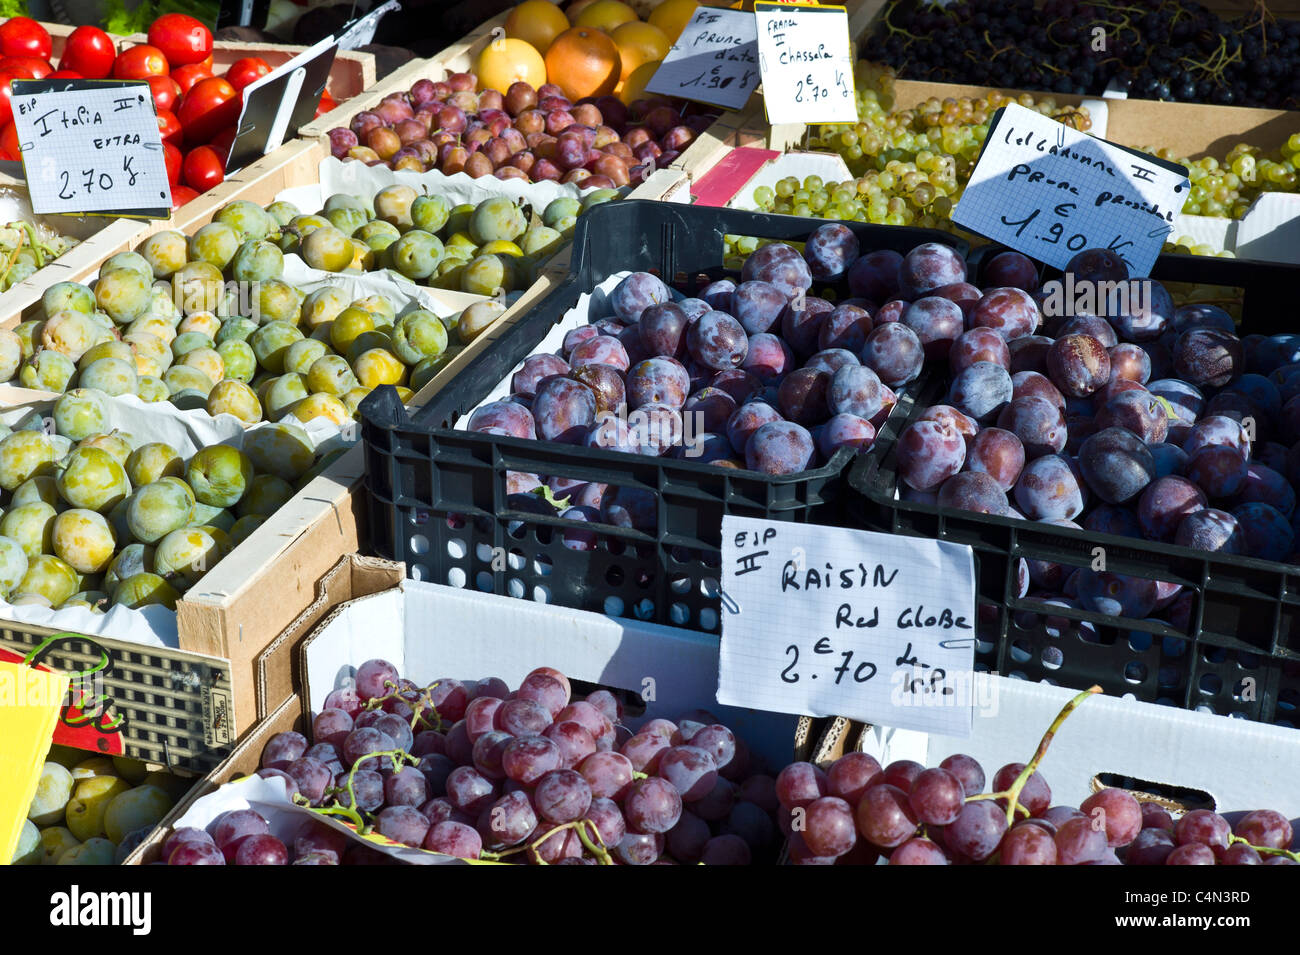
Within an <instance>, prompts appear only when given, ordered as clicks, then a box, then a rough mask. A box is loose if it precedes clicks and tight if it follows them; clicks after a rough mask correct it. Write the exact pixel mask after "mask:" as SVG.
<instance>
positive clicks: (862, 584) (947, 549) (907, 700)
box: [718, 516, 975, 736]
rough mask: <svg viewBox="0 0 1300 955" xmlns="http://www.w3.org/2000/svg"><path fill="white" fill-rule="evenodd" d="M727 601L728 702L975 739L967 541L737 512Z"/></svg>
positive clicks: (724, 697) (728, 543)
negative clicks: (971, 735) (950, 540)
mask: <svg viewBox="0 0 1300 955" xmlns="http://www.w3.org/2000/svg"><path fill="white" fill-rule="evenodd" d="M722 609H723V614H722V646H721V652H720V659H719V666H718V702H719V703H723V704H728V705H733V706H747V707H753V708H756V709H762V710H773V711H775V712H778V713H801V714H804V715H806V716H846V717H849V718H850V719H857V720H862V721H864V722H870V723H877V724H881V725H884V726H893V727H899V728H903V729H914V730H923V731H931V732H936V733H942V734H944V735H948V736H969V735H970V731H971V712H972V703H973V698H972V689H973V685H974V684H973V679H972V678H973V665H974V659H975V562H974V558H973V556H972V552H971V549H970V548H969V547H967V546H964V545H959V544H951V543H948V542H946V541H931V540H922V539H920V538H916V537H895V536H892V535H889V534H874V533H871V532H868V531H859V530H851V529H848V528H841V527H820V526H817V525H814V524H788V523H784V522H782V521H768V520H760V519H756V518H748V517H731V516H725V517H723V519H722Z"/></svg>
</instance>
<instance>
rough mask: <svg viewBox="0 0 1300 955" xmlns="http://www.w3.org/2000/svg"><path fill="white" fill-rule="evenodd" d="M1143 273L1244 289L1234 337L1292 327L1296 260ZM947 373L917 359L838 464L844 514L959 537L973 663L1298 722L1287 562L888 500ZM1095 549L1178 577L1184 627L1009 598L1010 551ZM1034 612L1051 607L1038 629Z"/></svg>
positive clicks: (983, 254) (1295, 609) (1296, 572)
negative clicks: (971, 616) (900, 461)
mask: <svg viewBox="0 0 1300 955" xmlns="http://www.w3.org/2000/svg"><path fill="white" fill-rule="evenodd" d="M989 251H999V249H998V248H996V247H995V248H993V249H991V250H988V249H980V250H977V251H976V252H975V253H974V254H973V255H972V256H971V257H970V262H971V272H972V273H973V274H975V275H978V272H979V266H980V264H981V263H982V262H983V261H987V259H988V257H989V255H988V253H989ZM1152 277H1153V278H1156V279H1159V280H1161V281H1166V282H1194V283H1196V284H1198V285H1222V286H1232V287H1237V288H1241V289H1243V292H1244V297H1243V303H1242V311H1243V322H1242V324H1241V326H1240V327H1239V332H1240V333H1241V334H1243V335H1244V334H1250V333H1259V334H1274V333H1278V332H1288V331H1294V330H1295V325H1294V322H1295V315H1296V313H1295V311H1294V309H1293V308H1292V307H1290V306H1289V305H1288V304H1287V303H1288V301H1289V299H1290V297H1291V296H1293V295H1294V292H1293V290H1294V288H1295V287H1296V284H1297V282H1300V269H1297V268H1295V267H1291V266H1277V265H1269V264H1264V263H1254V262H1251V263H1245V262H1237V261H1234V260H1231V259H1217V258H1203V257H1198V256H1182V255H1168V256H1161V257H1160V259H1159V261H1158V263H1157V265H1156V267H1155V269H1154V270H1153V272H1152ZM1288 326H1289V327H1288ZM948 381H949V375H948V370H947V368H946V367H940V366H938V365H935V364H930V365H927V367H926V369H925V371H924V372H923V374H922V377H921V378H920V379H919V380H918V381H917V382H915V383H914V384H913V386H912V387H910V388H909V390H908V392H907V394H904V395H900V396H899V402H898V405H897V406H896V407H895V409H894V410H893V411H892V412H891V414H890V417H889V419H888V420H887V421H886V422H885V423H884V424H883V426H882V427H881V429H880V433H879V434H878V435H877V437H876V441H875V443H874V444H873V446H872V447H871V449H870V450H869V451H867V452H866V453H864V454H862V455H859V456H858V458H857V459H856V460H855V461H854V463H853V465H852V467H851V468H850V470H849V475H848V482H849V486H850V488H851V493H850V495H849V498H850V499H849V501H848V504H847V511H848V514H847V519H848V520H849V521H850V522H851V523H853V524H856V525H858V526H862V527H866V528H869V529H872V530H877V531H883V532H886V533H892V534H908V535H912V536H917V537H926V538H932V539H939V540H946V541H951V542H953V543H959V544H968V545H970V547H971V548H972V549H973V550H974V551H975V558H976V568H977V578H978V582H977V593H978V599H979V603H980V608H979V619H980V625H979V632H978V637H977V642H976V661H977V668H979V669H987V670H994V671H997V672H999V673H1002V674H1008V675H1013V676H1020V677H1024V678H1026V679H1030V680H1046V681H1048V682H1051V683H1056V684H1060V685H1063V686H1068V687H1072V688H1078V689H1083V688H1085V687H1087V686H1090V685H1092V684H1094V683H1095V684H1100V685H1101V687H1102V688H1103V689H1104V690H1105V691H1106V692H1107V693H1112V694H1115V695H1120V696H1123V695H1129V696H1132V697H1135V698H1137V699H1140V700H1143V701H1146V702H1154V703H1165V704H1169V705H1173V706H1179V707H1183V708H1186V709H1202V710H1210V711H1212V712H1216V713H1220V714H1225V715H1233V716H1239V717H1245V718H1249V719H1253V720H1260V721H1264V722H1271V723H1278V724H1281V725H1285V726H1300V566H1293V565H1289V564H1281V563H1274V562H1271V561H1264V560H1256V559H1253V558H1245V557H1232V556H1224V555H1219V554H1210V553H1206V552H1203V551H1196V550H1191V549H1188V548H1184V547H1177V546H1174V545H1171V544H1162V543H1156V542H1152V541H1146V540H1140V539H1135V538H1129V537H1120V536H1116V535H1110V534H1096V533H1092V532H1090V531H1075V530H1072V529H1069V528H1060V527H1055V526H1052V525H1049V524H1043V523H1039V522H1036V521H1029V520H1017V519H1014V518H1002V517H994V516H990V515H984V514H975V513H972V512H969V511H961V510H955V509H952V508H946V507H940V506H938V505H930V504H923V503H918V502H915V501H904V500H900V499H895V491H896V490H897V488H898V484H899V481H898V475H897V439H898V436H899V435H900V434H901V433H902V431H903V430H904V429H905V428H906V427H907V426H908V425H909V424H911V423H912V422H913V421H914V420H916V419H917V418H919V417H920V415H921V414H922V413H923V412H924V410H925V409H926V408H927V407H929V406H930V405H933V404H941V403H943V402H944V397H945V395H946V392H947V388H948ZM1099 547H1100V548H1103V550H1104V557H1105V562H1106V568H1105V569H1106V570H1108V571H1111V572H1114V573H1119V574H1126V575H1130V576H1136V577H1144V578H1147V579H1153V580H1161V581H1168V582H1173V583H1180V584H1182V585H1184V587H1186V588H1189V589H1190V590H1191V591H1192V592H1193V594H1194V596H1193V605H1192V612H1191V614H1190V620H1189V623H1188V626H1187V628H1186V629H1185V630H1183V629H1178V628H1176V627H1174V626H1172V625H1169V624H1167V623H1164V622H1162V621H1155V620H1129V619H1125V618H1115V617H1110V616H1106V615H1103V614H1098V613H1093V612H1090V611H1086V610H1075V609H1066V608H1061V607H1057V606H1055V605H1047V604H1044V603H1043V602H1041V601H1039V600H1036V599H1030V598H1028V597H1025V598H1022V597H1020V596H1019V581H1018V570H1019V565H1020V561H1021V560H1022V559H1025V560H1043V561H1052V562H1056V563H1061V564H1070V565H1074V566H1080V567H1082V566H1089V565H1090V564H1091V563H1092V562H1093V560H1094V559H1095V557H1096V551H1095V548H1099ZM1043 614H1050V615H1051V617H1052V618H1053V620H1052V621H1051V629H1050V630H1049V627H1048V626H1047V625H1046V624H1045V622H1044V620H1043V616H1042V615H1043ZM1079 622H1087V623H1088V624H1091V625H1092V627H1091V628H1088V627H1082V628H1081V627H1080V626H1079V625H1078V624H1079ZM1052 631H1055V633H1053V632H1052ZM1089 631H1091V632H1089Z"/></svg>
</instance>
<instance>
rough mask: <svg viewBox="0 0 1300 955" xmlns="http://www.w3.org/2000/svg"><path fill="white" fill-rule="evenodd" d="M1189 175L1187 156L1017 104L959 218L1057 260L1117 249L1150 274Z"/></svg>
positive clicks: (992, 142) (1003, 120)
mask: <svg viewBox="0 0 1300 955" xmlns="http://www.w3.org/2000/svg"><path fill="white" fill-rule="evenodd" d="M1189 185H1190V184H1189V182H1188V179H1187V169H1186V167H1184V166H1179V165H1177V164H1175V163H1171V162H1166V161H1164V160H1161V159H1157V158H1155V157H1154V156H1149V155H1147V154H1146V153H1139V152H1135V151H1133V150H1129V149H1125V148H1124V147H1122V146H1116V145H1115V144H1114V143H1108V142H1106V141H1105V140H1102V139H1096V138H1095V137H1092V136H1089V135H1088V134H1087V133H1084V132H1080V131H1079V130H1077V129H1071V128H1070V127H1068V126H1065V125H1064V124H1062V123H1058V122H1057V121H1056V120H1054V119H1050V118H1049V117H1046V116H1044V115H1043V114H1042V113H1038V112H1036V111H1034V110H1032V109H1026V108H1025V107H1023V106H1020V105H1015V104H1013V105H1010V106H1005V107H1003V108H1002V109H1000V110H998V112H997V113H996V114H995V115H994V118H993V123H992V124H991V125H990V127H989V132H988V137H987V138H986V139H985V142H984V151H983V152H982V153H981V154H980V158H979V161H978V162H977V163H976V164H975V169H974V171H973V172H972V173H971V177H970V182H969V183H968V184H967V186H966V190H965V192H963V193H962V197H961V201H959V202H958V203H957V207H956V208H955V209H954V210H953V214H952V218H953V221H954V222H956V223H957V224H958V225H961V226H964V227H965V228H967V229H970V230H971V231H972V232H978V233H979V234H980V235H984V236H988V237H989V238H990V239H993V240H994V241H996V242H1001V243H1002V244H1003V245H1006V246H1009V247H1011V248H1013V249H1016V250H1018V251H1020V252H1023V253H1025V254H1026V255H1028V256H1030V257H1031V258H1034V259H1038V260H1039V261H1041V262H1046V263H1047V264H1048V265H1051V266H1054V267H1055V268H1064V267H1065V265H1066V263H1068V262H1069V261H1070V259H1071V257H1072V256H1073V255H1074V254H1075V253H1076V252H1081V251H1082V250H1084V249H1096V248H1104V249H1111V250H1113V251H1114V252H1116V253H1117V254H1118V255H1119V256H1121V257H1122V258H1123V259H1124V261H1125V262H1127V263H1128V269H1129V274H1130V275H1131V276H1133V277H1135V278H1141V277H1143V276H1146V275H1149V274H1150V273H1151V266H1152V265H1154V264H1155V261H1156V256H1158V255H1159V254H1160V248H1161V246H1162V245H1163V243H1164V240H1165V236H1167V235H1168V234H1169V233H1170V232H1172V231H1173V228H1174V217H1175V216H1176V215H1177V214H1178V212H1179V210H1180V209H1182V207H1183V203H1184V201H1185V200H1186V198H1187V190H1188V188H1189Z"/></svg>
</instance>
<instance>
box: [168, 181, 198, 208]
mask: <svg viewBox="0 0 1300 955" xmlns="http://www.w3.org/2000/svg"><path fill="white" fill-rule="evenodd" d="M198 197H199V194H198V193H197V192H195V191H194V190H193V189H191V188H190V187H189V186H175V185H174V186H172V212H175V211H176V210H177V209H179V208H180V207H181V206H183V205H185V203H187V202H189V201H190V200H191V199H197V198H198Z"/></svg>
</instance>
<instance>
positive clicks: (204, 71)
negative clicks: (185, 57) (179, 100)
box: [172, 63, 212, 93]
mask: <svg viewBox="0 0 1300 955" xmlns="http://www.w3.org/2000/svg"><path fill="white" fill-rule="evenodd" d="M211 75H212V71H211V70H210V69H208V68H207V67H206V66H204V65H203V64H202V63H191V64H190V65H189V66H179V67H177V68H176V69H174V70H172V79H174V80H175V81H176V85H177V86H179V87H180V88H181V93H188V92H189V91H190V87H191V86H193V85H194V84H195V83H197V82H198V81H199V80H206V79H207V78H208V77H209V76H211Z"/></svg>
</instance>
